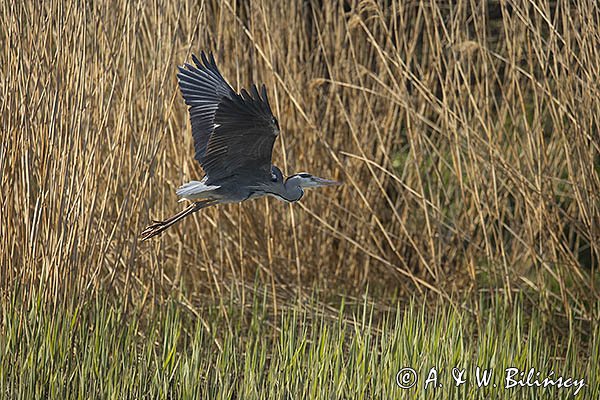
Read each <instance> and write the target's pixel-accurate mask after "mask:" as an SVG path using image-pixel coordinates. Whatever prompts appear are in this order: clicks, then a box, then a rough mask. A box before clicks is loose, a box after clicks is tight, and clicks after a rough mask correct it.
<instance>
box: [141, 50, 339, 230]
mask: <svg viewBox="0 0 600 400" xmlns="http://www.w3.org/2000/svg"><path fill="white" fill-rule="evenodd" d="M192 60H193V62H194V65H191V64H188V63H186V64H185V65H184V66H183V67H179V73H178V74H177V78H178V82H179V89H180V90H181V94H182V96H183V98H184V100H185V103H186V104H187V105H188V106H189V113H190V120H191V126H192V136H193V139H194V150H195V153H196V154H195V159H196V160H197V161H198V162H199V163H200V165H201V166H202V169H203V170H204V174H205V176H204V178H203V179H202V180H200V181H191V182H188V183H185V184H184V185H182V186H180V187H179V188H178V189H177V191H176V193H177V195H178V196H179V198H180V201H183V200H188V201H191V202H192V203H191V204H190V206H189V207H187V208H186V209H184V210H183V211H181V212H179V213H177V214H175V215H173V216H172V217H170V218H167V219H165V220H163V221H153V222H154V223H153V224H152V225H150V226H148V227H147V228H146V229H145V230H144V231H143V232H142V233H141V239H142V240H147V239H149V238H151V237H153V236H156V235H159V234H160V233H162V232H163V231H165V230H166V229H167V228H169V227H171V226H173V225H174V224H175V223H177V222H179V221H181V220H182V219H183V218H185V217H187V216H189V215H191V214H193V213H195V212H196V211H198V210H201V209H203V208H206V207H209V206H213V205H217V204H224V203H240V202H242V201H245V200H249V199H256V198H259V197H263V196H273V197H276V198H277V199H279V200H282V201H287V202H296V201H298V200H300V198H301V197H302V195H303V194H304V189H307V188H315V187H320V186H331V185H339V184H340V183H339V182H336V181H333V180H329V179H324V178H319V177H316V176H313V175H311V174H308V173H306V172H301V173H297V174H293V175H290V176H289V177H288V178H287V179H284V177H283V173H282V172H281V170H280V169H279V168H277V167H276V166H274V165H272V164H271V156H272V152H273V145H274V143H275V139H276V138H277V135H278V134H279V123H278V122H277V119H276V118H275V116H274V115H273V112H272V111H271V106H270V104H269V99H268V98H267V90H266V88H265V85H262V87H261V89H260V92H259V90H258V88H257V87H256V85H252V87H251V89H250V90H249V91H246V90H245V89H242V90H241V91H240V93H239V94H238V93H236V92H235V91H234V90H233V89H232V87H231V86H230V85H229V84H228V83H227V81H226V80H225V78H223V75H221V73H220V72H219V69H218V68H217V64H216V62H215V59H214V57H213V55H212V54H209V55H208V56H207V55H206V54H205V53H204V52H202V53H201V54H200V60H199V59H198V58H197V57H196V56H194V55H192Z"/></svg>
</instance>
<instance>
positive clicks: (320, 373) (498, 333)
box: [0, 296, 600, 399]
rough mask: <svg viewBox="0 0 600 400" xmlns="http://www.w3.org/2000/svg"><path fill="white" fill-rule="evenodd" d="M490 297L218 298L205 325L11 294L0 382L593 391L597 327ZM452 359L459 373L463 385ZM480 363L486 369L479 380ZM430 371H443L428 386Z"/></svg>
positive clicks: (87, 387) (135, 391)
mask: <svg viewBox="0 0 600 400" xmlns="http://www.w3.org/2000/svg"><path fill="white" fill-rule="evenodd" d="M486 298H487V296H483V297H481V298H480V299H479V301H478V302H476V303H475V304H472V306H474V307H478V308H479V309H480V310H481V317H482V318H481V319H479V320H478V319H476V318H473V316H472V315H471V314H465V313H463V312H462V311H457V310H456V309H453V308H452V307H450V306H449V305H448V304H443V305H441V304H438V305H437V306H435V310H436V312H435V315H433V314H431V313H430V312H429V311H428V310H427V308H426V307H425V306H424V305H419V304H417V303H414V302H410V303H407V304H403V305H401V304H398V306H397V307H394V308H392V309H391V310H388V311H385V312H379V311H377V308H373V305H370V304H368V303H362V304H351V303H350V304H344V303H342V305H341V306H340V308H338V310H337V314H336V313H333V314H332V313H331V312H330V311H328V310H326V309H324V308H323V307H322V306H320V305H319V302H318V301H316V300H317V299H315V298H312V299H311V300H310V302H309V307H302V309H300V308H298V307H293V308H290V309H285V310H283V312H282V313H281V315H280V317H279V318H278V319H277V320H273V319H271V318H270V315H271V314H270V306H269V302H268V301H267V299H266V297H262V298H261V297H255V298H253V299H250V303H251V304H253V306H252V308H251V309H250V310H248V311H249V312H248V313H241V312H240V309H239V308H238V305H237V303H236V302H228V301H226V302H225V306H226V307H227V308H229V309H230V311H231V313H230V315H231V317H230V318H229V319H227V320H226V319H224V318H223V313H221V312H220V310H219V309H218V307H217V308H215V307H205V308H204V309H203V310H202V312H201V316H202V317H203V318H204V319H205V320H207V321H210V323H209V325H208V326H204V325H202V323H200V322H197V324H194V323H192V324H190V323H189V321H186V318H187V317H186V315H185V314H182V313H181V312H180V311H179V310H181V306H180V305H178V304H175V303H170V304H167V305H165V306H162V307H160V308H159V309H157V310H156V311H154V312H150V313H146V314H144V315H133V316H131V315H129V314H128V313H127V312H126V311H125V310H124V309H123V307H122V306H119V307H114V306H111V305H110V302H109V301H108V300H107V297H106V296H104V297H102V298H96V299H94V301H91V302H89V303H87V304H83V305H77V306H75V307H73V306H64V305H63V306H59V307H57V308H51V307H49V306H48V305H46V304H45V303H44V302H41V301H38V302H36V301H35V300H34V301H32V302H30V303H28V304H22V303H20V299H19V298H17V297H16V296H15V298H13V299H12V300H13V302H15V303H14V307H6V306H3V307H2V308H1V309H0V310H1V311H2V314H1V315H2V317H1V318H2V323H3V324H6V325H5V329H3V330H2V332H0V392H1V393H2V396H6V398H10V399H38V398H44V399H65V398H86V399H133V398H149V399H195V398H206V399H231V398H239V399H265V398H302V399H309V398H310V399H407V398H410V399H430V398H432V397H433V396H435V397H437V398H444V399H447V398H453V399H454V398H456V399H489V398H511V399H538V398H540V397H548V398H580V399H595V398H598V396H600V385H599V384H598V373H599V371H598V365H599V362H600V360H599V359H598V357H599V355H600V344H599V343H600V341H599V340H598V338H599V337H600V336H599V335H600V328H599V327H598V325H596V326H595V328H593V330H592V331H593V335H591V336H582V335H581V333H580V330H581V325H582V323H581V321H579V322H576V323H574V324H573V325H572V326H571V327H570V328H568V329H567V331H566V332H567V335H566V336H565V337H563V336H561V335H560V334H557V333H556V331H555V330H554V329H553V328H552V326H551V324H549V323H547V322H542V321H544V318H545V317H546V314H545V313H544V312H541V311H540V310H539V309H533V310H532V313H531V315H529V314H526V313H524V312H523V311H522V309H523V308H524V307H525V305H526V304H527V302H525V301H523V299H522V297H521V296H517V297H516V299H515V302H514V306H507V305H506V303H505V301H504V300H503V299H502V298H500V296H493V297H492V298H491V299H487V300H486ZM250 311H251V312H250ZM148 320H149V321H151V322H150V323H149V322H148ZM198 321H199V320H198ZM140 331H143V332H146V333H145V334H144V335H141V334H140V333H139V332H140ZM567 337H568V339H569V341H570V345H569V346H567V347H564V346H563V344H564V343H563V342H564V341H565V339H566V338H567ZM584 347H585V348H584ZM582 352H589V353H590V354H591V357H590V358H586V357H585V356H583V355H582ZM407 367H408V368H413V369H414V370H415V372H416V373H418V379H417V381H416V384H415V386H413V387H411V388H409V389H402V388H400V387H399V386H398V385H397V383H396V380H397V379H400V378H397V375H398V372H399V371H401V370H402V369H403V368H407ZM455 367H456V368H458V369H464V370H465V372H464V374H465V375H463V378H465V383H463V384H461V385H459V386H458V387H457V386H456V385H455V381H454V379H453V378H452V369H453V368H455ZM477 367H480V368H481V369H486V370H488V371H490V370H491V371H492V375H491V376H492V379H491V381H490V382H489V383H488V384H487V385H482V387H478V384H477V380H476V369H477ZM432 368H435V369H436V370H437V371H438V378H437V380H435V381H430V382H429V384H428V385H427V386H426V382H427V377H428V376H429V374H430V371H431V369H432ZM507 368H518V369H519V370H520V371H525V373H526V374H527V372H528V371H529V369H530V368H534V369H535V372H534V377H533V379H531V382H533V381H534V379H537V380H538V381H539V382H542V381H543V379H544V378H546V377H547V376H550V377H551V378H553V379H555V380H557V379H558V377H559V376H562V377H563V378H564V379H567V378H571V379H576V380H578V381H579V380H581V379H583V380H584V382H585V386H583V387H581V388H580V390H578V391H577V393H576V396H575V390H576V389H575V388H561V387H559V386H551V387H549V388H545V389H544V388H540V387H528V386H526V387H521V386H512V382H511V383H510V385H509V387H507V381H506V379H505V375H506V369H507ZM538 372H539V375H535V374H537V373H538ZM455 376H457V375H456V373H455ZM518 379H520V377H518ZM400 382H402V381H400ZM440 384H441V386H439V385H440ZM494 385H495V386H494Z"/></svg>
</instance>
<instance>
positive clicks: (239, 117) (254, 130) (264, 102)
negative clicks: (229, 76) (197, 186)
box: [202, 85, 279, 182]
mask: <svg viewBox="0 0 600 400" xmlns="http://www.w3.org/2000/svg"><path fill="white" fill-rule="evenodd" d="M214 124H215V130H214V132H213V134H212V135H211V137H210V140H209V141H208V146H207V148H206V154H205V155H204V160H203V164H202V167H203V168H204V172H206V174H207V175H208V178H209V179H208V180H209V182H212V181H215V180H219V179H223V178H227V177H230V176H238V177H241V176H244V177H247V178H252V179H257V180H259V181H270V180H271V155H272V153H273V144H274V143H275V139H276V138H277V135H278V134H279V124H278V122H277V119H276V118H275V117H274V116H273V113H272V111H271V106H270V105H269V99H268V98H267V89H266V88H265V85H263V86H262V88H261V93H260V94H259V93H258V89H257V88H256V86H255V85H252V88H251V89H250V93H248V92H247V91H246V90H244V89H242V90H241V93H240V94H239V95H238V94H234V95H233V96H230V97H223V99H222V100H221V102H220V103H219V106H218V108H217V111H216V113H215V118H214Z"/></svg>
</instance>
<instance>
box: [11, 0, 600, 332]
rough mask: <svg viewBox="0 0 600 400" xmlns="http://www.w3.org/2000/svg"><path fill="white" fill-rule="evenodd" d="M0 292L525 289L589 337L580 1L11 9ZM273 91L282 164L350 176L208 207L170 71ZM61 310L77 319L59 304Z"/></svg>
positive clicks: (588, 26)
mask: <svg viewBox="0 0 600 400" xmlns="http://www.w3.org/2000/svg"><path fill="white" fill-rule="evenodd" d="M0 16H1V19H2V21H4V22H3V24H2V27H0V39H1V42H2V44H3V45H2V46H1V49H0V65H2V68H1V80H0V115H1V116H2V117H1V122H0V129H1V131H2V133H1V135H2V140H1V144H0V176H1V178H0V179H1V182H0V186H1V190H2V198H1V207H2V210H1V215H2V217H1V221H2V222H1V225H0V254H1V255H0V262H1V264H2V269H1V270H0V288H1V291H2V292H3V293H5V296H9V294H10V292H11V291H14V290H16V288H18V289H19V293H21V294H22V296H24V298H26V297H27V296H30V295H31V293H36V294H37V295H38V296H41V298H43V299H46V300H48V301H50V302H55V301H63V300H67V299H77V300H76V301H81V300H84V299H86V298H89V296H90V295H92V294H94V293H98V292H99V291H101V292H102V293H110V294H111V296H110V297H111V298H113V299H116V300H115V301H119V302H124V303H125V304H130V305H139V304H143V303H144V302H146V301H148V300H150V301H151V302H158V303H160V302H162V301H164V300H165V299H167V298H171V297H177V298H179V299H180V300H181V301H184V302H185V303H186V304H188V306H189V307H191V308H194V307H196V306H197V305H198V304H201V303H202V302H205V301H210V300H211V299H212V300H213V301H218V299H220V298H229V299H233V301H234V302H236V303H239V304H245V303H246V302H248V301H249V300H248V299H250V298H251V297H252V295H253V294H254V292H255V291H256V290H260V291H261V293H263V295H264V296H267V298H268V299H269V300H268V302H269V303H271V304H274V305H275V307H277V304H278V302H279V303H285V302H287V301H294V300H295V299H298V298H300V299H301V298H302V297H303V296H307V293H312V292H313V291H315V290H316V291H318V292H319V293H321V294H322V298H323V299H327V298H335V297H336V296H338V295H344V296H359V295H361V294H362V293H365V290H366V289H367V287H368V290H369V293H370V295H372V296H373V297H374V298H375V299H377V301H381V304H386V302H387V301H391V300H390V299H398V298H404V297H408V296H415V295H416V296H421V295H425V294H433V295H435V296H437V297H440V298H443V299H462V298H464V297H465V296H469V295H470V294H473V293H482V292H490V293H500V294H501V295H502V296H503V297H505V298H506V299H507V300H508V301H510V299H511V298H512V297H513V296H514V294H515V293H516V292H520V293H526V294H527V296H528V297H530V298H531V299H532V300H534V301H535V304H536V305H537V306H538V307H540V308H541V309H542V310H559V311H560V312H561V313H564V314H566V315H567V316H569V317H572V316H576V317H578V318H583V319H588V320H589V319H590V318H592V315H593V313H594V310H596V311H597V307H595V305H596V304H597V302H598V298H599V293H600V292H599V290H598V287H599V284H600V280H599V275H598V267H599V257H600V223H599V222H600V199H599V193H600V155H599V154H600V134H599V126H600V125H599V118H600V117H599V116H600V83H599V79H598V77H599V76H600V55H599V54H598V49H600V24H599V20H600V19H599V10H598V6H597V4H596V3H595V2H594V1H579V2H574V4H569V3H568V2H564V1H556V2H555V1H518V0H515V1H491V2H479V1H458V2H454V3H453V4H452V5H451V6H450V5H448V4H447V3H445V2H435V1H426V2H419V1H381V2H375V1H316V0H313V1H290V2H287V3H285V5H283V3H282V4H277V5H275V4H273V3H271V2H266V1H260V0H258V1H251V2H245V1H233V0H231V1H229V0H227V1H223V2H221V1H178V2H163V1H153V2H141V1H121V0H115V1H107V2H83V3H81V2H74V3H69V4H64V3H63V2H55V1H47V2H43V4H39V2H33V1H22V2H16V3H12V2H8V3H7V2H4V3H3V5H2V6H0ZM201 50H205V51H212V52H213V53H214V55H215V58H216V60H217V63H218V65H219V68H220V69H221V71H222V73H223V75H224V76H225V77H226V79H227V80H228V81H229V82H230V83H231V85H232V86H233V87H234V88H235V89H240V88H242V87H246V88H247V87H249V85H250V84H251V83H253V82H255V83H265V84H266V85H267V88H268V93H269V97H270V99H271V104H272V106H273V109H274V112H275V114H276V116H277V117H278V118H279V121H280V124H281V128H282V132H281V135H280V138H279V140H278V141H277V143H276V145H275V149H274V163H275V164H276V165H279V166H281V167H282V169H283V170H284V172H285V173H286V174H291V173H294V172H299V171H311V172H314V173H315V174H317V175H319V176H325V177H330V178H334V179H338V180H342V181H344V183H345V185H344V186H342V187H340V188H335V189H326V190H320V191H311V192H310V193H307V195H306V196H305V197H304V198H303V199H302V201H301V202H300V203H299V204H294V205H288V204H284V203H281V202H277V201H275V200H274V199H261V200H257V201H253V202H246V203H243V204H241V205H229V206H220V207H217V208H212V209H208V210H203V211H202V212H200V213H197V214H196V215H194V217H193V218H189V219H187V220H185V221H184V222H182V223H181V224H179V225H178V226H177V227H176V228H174V229H172V230H169V231H168V232H167V233H166V234H165V235H163V236H161V237H160V238H158V239H156V240H152V241H149V242H144V243H141V242H139V241H138V234H139V233H140V232H141V230H142V229H143V228H144V227H145V226H146V225H147V224H148V223H149V221H150V220H151V219H161V218H163V217H166V216H168V215H171V214H173V213H174V212H177V211H179V210H180V209H181V208H182V207H183V205H181V204H178V203H177V197H176V195H175V188H176V187H177V186H179V185H180V184H181V183H183V182H185V181H187V180H190V179H199V178H201V176H202V171H201V169H200V167H199V166H198V165H197V164H196V162H195V160H194V159H193V143H192V137H191V132H190V126H189V120H188V114H187V109H186V106H185V105H184V102H183V100H182V98H181V96H180V94H179V92H178V88H177V80H176V72H177V68H176V67H177V66H178V65H182V64H183V63H184V62H189V61H190V60H191V54H193V53H194V54H198V53H199V52H200V51H201ZM69 301H71V300H69Z"/></svg>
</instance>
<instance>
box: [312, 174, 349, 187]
mask: <svg viewBox="0 0 600 400" xmlns="http://www.w3.org/2000/svg"><path fill="white" fill-rule="evenodd" d="M312 181H313V182H314V184H315V186H316V187H319V186H338V185H341V184H342V182H338V181H332V180H330V179H325V178H319V177H317V176H314V177H313V178H312Z"/></svg>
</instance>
